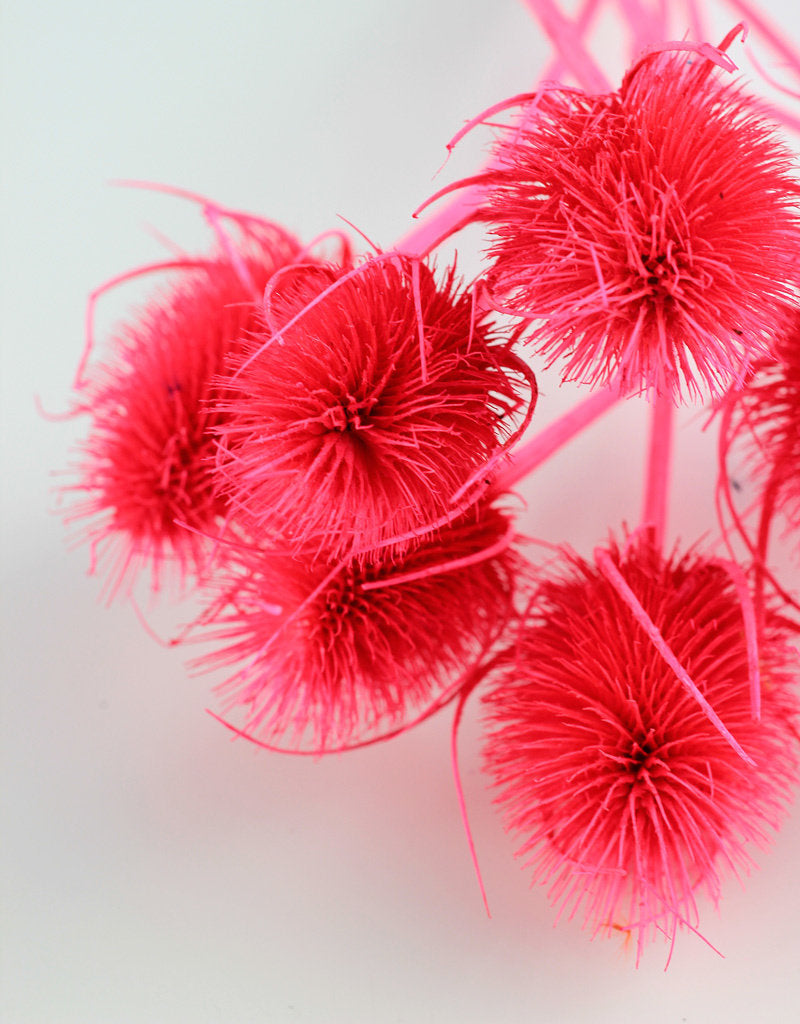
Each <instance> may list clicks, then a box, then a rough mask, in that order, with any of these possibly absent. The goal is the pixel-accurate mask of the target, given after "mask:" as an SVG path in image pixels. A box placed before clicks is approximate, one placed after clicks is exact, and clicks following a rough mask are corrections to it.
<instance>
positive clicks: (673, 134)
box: [482, 51, 800, 398]
mask: <svg viewBox="0 0 800 1024" xmlns="http://www.w3.org/2000/svg"><path fill="white" fill-rule="evenodd" d="M531 110H532V113H531V117H530V119H529V120H528V122H527V124H526V126H525V127H524V128H522V129H521V130H520V131H519V132H517V131H516V130H515V131H514V132H511V133H509V135H508V138H507V140H505V141H504V142H502V143H501V144H500V146H499V147H498V151H497V154H498V163H499V166H498V169H496V170H494V171H492V172H490V173H489V174H488V175H487V176H486V179H485V180H486V182H487V184H488V185H489V189H490V191H489V196H488V199H487V201H486V206H485V209H484V210H483V212H482V215H483V216H485V218H486V219H487V220H488V221H489V222H490V223H491V224H492V230H493V234H494V243H493V245H492V247H491V249H490V257H491V260H492V264H491V267H490V269H489V272H488V274H487V282H488V285H489V288H490V290H491V292H492V294H493V296H494V300H495V302H496V303H497V304H498V306H500V307H502V308H503V309H506V310H510V311H512V312H514V313H516V314H517V315H519V316H522V317H525V318H528V319H529V320H531V321H532V322H533V331H532V336H531V337H532V341H533V343H534V344H535V346H536V348H537V350H538V351H539V352H540V353H542V354H543V355H544V356H546V357H547V358H548V360H549V361H550V362H554V361H556V360H559V359H561V360H563V376H564V378H565V379H571V380H579V381H583V382H586V383H589V384H591V385H602V384H607V383H611V382H615V383H617V384H618V385H619V386H620V388H621V389H622V390H624V391H628V390H630V391H634V392H635V391H641V390H647V391H655V392H657V393H669V394H673V395H674V396H675V397H676V398H677V397H679V396H682V395H683V393H684V392H685V393H686V394H688V395H689V396H693V395H695V394H702V393H703V392H706V393H708V394H710V395H711V396H719V395H720V394H722V393H723V392H724V391H725V390H726V389H727V388H728V386H729V385H730V384H732V383H739V382H740V381H741V380H742V379H743V378H744V376H745V374H746V372H747V370H748V368H749V366H750V365H751V364H752V362H753V361H754V360H756V359H758V358H759V357H761V356H763V355H764V354H765V353H768V352H769V351H770V350H771V346H772V335H773V333H774V330H775V328H776V326H777V324H778V323H779V322H780V319H781V309H782V305H783V303H784V301H785V300H786V299H787V298H788V296H789V295H790V294H791V292H792V285H793V283H796V282H797V280H798V261H797V252H798V237H800V236H799V235H798V215H797V203H798V181H797V177H796V173H795V165H794V160H793V157H792V155H791V153H790V152H789V150H788V149H787V148H786V147H785V146H784V145H783V144H782V143H781V142H780V140H779V138H778V135H777V129H776V127H775V126H774V125H773V124H772V123H771V122H770V121H769V120H767V118H766V117H765V116H764V114H763V113H762V111H761V109H760V107H759V104H758V102H757V101H756V100H754V99H751V98H749V97H748V96H746V95H744V94H743V93H742V91H741V88H740V86H739V85H738V84H737V83H736V82H734V81H732V80H731V79H730V78H728V77H727V75H726V74H724V73H723V72H721V71H720V69H719V68H717V67H715V66H714V65H712V64H711V62H710V61H708V60H706V59H703V58H701V57H699V56H698V54H696V53H693V54H687V53H685V52H674V51H665V52H662V53H658V54H653V55H650V56H649V57H645V58H644V59H643V60H641V61H640V62H639V63H638V64H637V65H636V66H635V67H634V68H633V69H632V70H631V71H630V72H629V73H628V75H627V76H626V77H625V79H624V81H623V83H622V86H621V88H620V89H619V90H618V91H617V92H615V93H612V94H610V95H604V96H589V95H585V94H584V93H581V92H578V91H575V90H568V89H560V90H551V91H548V92H545V93H543V94H541V95H540V96H539V97H538V98H537V100H536V101H535V103H534V105H533V106H532V108H531ZM534 110H535V112H533V111H534Z"/></svg>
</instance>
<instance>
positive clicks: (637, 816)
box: [485, 534, 800, 958]
mask: <svg viewBox="0 0 800 1024" xmlns="http://www.w3.org/2000/svg"><path fill="white" fill-rule="evenodd" d="M608 555H609V557H610V559H611V561H612V563H613V564H614V565H615V566H616V567H617V568H618V569H619V571H620V572H621V573H622V575H623V577H624V578H625V580H626V581H627V584H628V586H629V587H630V588H631V590H632V591H633V592H634V593H635V595H636V597H637V598H638V600H639V601H640V602H641V605H642V606H643V608H644V609H645V610H646V612H647V613H648V615H649V616H650V618H651V619H652V620H653V622H654V623H655V624H656V626H657V627H658V628H659V629H660V631H661V633H662V635H663V637H664V639H665V640H666V642H667V643H668V644H669V646H670V647H671V649H672V651H673V652H674V654H675V655H676V657H677V659H678V660H679V662H680V663H681V664H682V666H683V667H684V668H685V669H686V670H687V671H688V672H689V673H690V674H691V676H692V678H693V680H694V682H695V683H696V685H697V686H698V688H699V689H700V691H701V693H702V694H703V696H704V697H705V699H706V700H707V701H708V703H709V704H710V705H711V706H712V707H713V708H714V710H715V711H716V713H717V714H718V715H719V717H720V719H722V721H723V722H724V723H725V725H726V726H727V728H728V729H730V731H731V732H732V733H733V734H734V736H735V737H736V738H737V739H738V741H739V742H740V743H741V744H742V746H743V747H744V749H745V750H746V751H747V752H748V754H749V755H750V756H751V757H752V758H753V759H754V761H755V763H756V764H755V767H752V766H751V765H748V764H747V762H746V761H745V760H743V758H742V757H740V756H739V755H738V754H737V753H736V752H735V751H734V750H733V749H732V748H731V746H730V744H729V743H728V742H727V741H726V740H725V739H724V738H723V737H722V736H721V735H720V733H719V731H718V730H717V729H716V728H715V727H714V725H713V724H712V723H711V722H710V721H709V719H708V717H707V715H706V714H705V713H704V711H703V710H702V709H701V707H700V706H699V704H698V703H697V702H696V701H695V700H694V699H693V698H692V696H691V695H690V694H689V693H688V692H687V690H686V689H685V687H684V686H683V684H682V683H681V682H680V681H679V680H678V678H677V676H676V675H675V673H674V672H673V671H672V669H671V668H670V667H669V666H668V665H667V664H666V662H665V661H664V659H663V658H662V656H661V655H660V654H659V653H658V652H657V651H656V649H655V647H654V646H653V645H652V644H651V643H650V642H649V641H648V638H647V636H646V635H645V633H644V631H643V629H642V627H641V626H640V625H639V624H638V623H637V622H636V621H635V619H634V617H633V616H632V615H631V613H630V609H629V608H628V606H627V605H626V604H625V603H624V602H623V600H622V599H621V598H620V595H619V593H618V591H617V589H616V588H615V587H614V586H613V585H612V584H611V583H610V582H609V579H608V577H607V576H606V575H605V574H604V573H603V572H602V571H600V569H599V568H598V567H596V566H594V565H592V564H590V563H588V562H586V561H584V560H583V559H581V558H579V557H578V556H577V555H572V554H570V555H567V557H566V565H564V566H563V567H562V568H561V569H560V570H558V571H556V572H553V573H552V574H551V575H550V576H549V577H547V578H544V579H542V580H541V582H540V583H539V585H538V588H537V590H536V593H535V595H534V597H533V599H532V601H531V604H530V607H529V611H528V614H527V619H526V621H525V623H524V626H523V628H522V630H521V631H520V635H519V639H518V643H517V644H516V646H515V648H514V649H513V650H512V651H511V652H510V653H509V655H508V657H507V660H506V663H505V667H504V669H503V671H502V672H501V674H500V677H499V679H498V680H497V682H496V683H495V684H494V687H493V689H492V691H491V692H490V693H489V694H488V696H487V703H488V715H489V720H490V722H491V726H492V731H491V733H490V735H489V737H488V739H487V742H486V748H485V759H486V765H487V767H488V770H489V771H490V772H491V774H492V775H493V776H494V780H495V783H496V785H497V786H498V787H499V789H500V795H499V798H498V799H499V802H501V803H502V805H503V806H504V808H505V813H506V820H507V824H508V827H509V828H510V829H512V830H513V831H514V832H516V833H518V834H519V835H520V836H521V837H522V839H523V845H522V847H521V849H520V855H521V856H523V857H525V858H526V862H527V863H528V864H529V865H530V866H532V867H533V869H534V879H535V880H536V881H539V882H542V883H544V884H547V885H548V886H549V896H550V899H551V900H552V902H553V903H554V904H556V905H559V906H560V907H561V908H562V909H563V910H569V912H570V916H573V915H574V914H576V913H577V912H578V910H579V908H581V907H582V911H583V918H584V925H585V926H586V925H589V926H591V928H592V931H593V933H594V934H597V933H598V932H606V933H608V932H609V930H610V929H615V928H622V929H625V930H630V931H633V932H636V933H637V937H638V943H637V958H638V955H639V954H641V950H642V947H643V944H644V942H645V941H646V939H647V938H648V937H649V936H650V935H651V934H652V933H653V932H656V931H658V932H662V933H664V934H665V935H666V936H667V937H668V938H669V939H671V940H674V938H675V934H676V931H677V929H678V927H679V926H682V925H685V926H688V927H689V928H691V929H693V930H694V929H696V927H697V918H698V914H697V906H696V902H695V894H696V892H697V891H698V890H704V891H705V892H706V893H707V894H708V895H709V896H710V897H711V899H712V901H713V902H714V903H716V901H717V899H718V897H719V893H720V871H721V869H724V868H730V869H732V870H733V871H734V872H737V871H738V870H739V869H740V868H742V867H744V868H747V866H748V865H749V863H750V860H749V856H748V853H747V851H746V844H749V843H755V844H757V845H763V844H764V843H765V841H766V840H767V826H770V827H772V828H778V826H779V823H780V820H781V817H782V815H783V810H784V804H785V803H786V802H787V800H788V796H789V787H790V784H791V783H792V782H793V781H794V779H795V776H796V770H797V761H796V757H795V753H794V752H795V750H796V741H797V739H798V734H797V731H796V725H795V719H796V716H797V713H798V710H800V708H799V706H798V698H797V695H796V693H795V691H794V689H793V687H794V684H795V682H796V679H795V678H794V676H793V669H794V665H795V663H796V655H795V652H794V651H793V650H792V649H791V648H790V647H789V646H788V642H787V641H788V627H787V626H786V624H785V623H784V622H783V621H782V620H781V618H780V617H779V616H778V615H776V614H774V613H769V614H768V615H767V618H766V624H765V625H764V627H763V629H762V630H761V632H760V636H759V654H760V669H761V680H762V687H763V694H762V704H761V715H760V719H759V720H757V716H756V715H754V714H753V708H752V705H751V690H750V681H751V680H750V671H749V667H748V646H747V642H746V639H745V625H744V622H743V610H742V605H741V603H740V600H739V596H738V594H737V588H736V585H735V581H734V580H733V579H732V578H731V576H730V575H729V574H728V572H727V571H726V569H725V568H724V567H723V566H722V565H720V564H718V563H716V562H714V561H710V560H708V559H705V558H703V557H701V556H699V555H698V554H696V553H688V554H685V555H683V556H682V557H678V556H677V555H673V556H672V557H670V558H665V557H663V556H662V555H661V554H660V553H659V552H658V551H657V550H656V548H655V547H654V546H653V544H652V542H651V541H650V540H649V539H647V536H646V535H645V534H641V535H639V536H638V538H637V537H633V538H630V539H629V541H628V544H627V545H626V547H625V548H624V549H623V550H619V549H618V548H617V547H616V545H614V544H612V545H611V547H610V550H609V552H608ZM790 666H792V668H791V669H790Z"/></svg>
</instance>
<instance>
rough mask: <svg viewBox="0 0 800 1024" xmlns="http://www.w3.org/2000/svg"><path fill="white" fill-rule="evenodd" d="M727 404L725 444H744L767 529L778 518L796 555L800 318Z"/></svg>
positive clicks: (799, 543)
mask: <svg viewBox="0 0 800 1024" xmlns="http://www.w3.org/2000/svg"><path fill="white" fill-rule="evenodd" d="M730 400H731V401H733V402H734V403H735V405H734V411H733V422H732V428H731V432H730V436H729V437H728V438H727V439H726V444H727V446H728V447H729V446H730V444H732V443H733V441H735V440H736V439H738V438H742V439H743V440H744V443H745V446H746V448H747V449H748V451H749V459H748V462H749V468H750V471H751V472H752V474H753V476H754V477H755V479H756V481H757V483H758V485H759V486H760V488H761V491H762V514H763V516H764V517H766V525H769V523H770V522H771V521H772V520H773V519H774V518H775V517H780V518H782V519H783V520H784V522H785V524H786V525H787V527H788V529H789V531H790V533H791V539H790V544H791V546H792V548H793V550H794V551H795V552H796V553H799V554H800V431H798V423H800V312H797V311H794V312H793V314H792V315H791V316H790V317H789V318H788V320H787V323H786V324H785V326H784V327H783V328H782V329H781V330H780V331H779V332H778V334H777V335H776V343H775V359H774V360H765V361H764V362H762V363H761V364H760V365H759V366H758V367H757V369H756V372H755V373H754V374H753V376H752V377H751V379H750V380H749V381H748V383H747V385H746V386H745V387H744V389H743V390H742V391H741V393H740V394H738V395H732V396H731V399H730ZM761 554H762V556H765V555H766V552H761Z"/></svg>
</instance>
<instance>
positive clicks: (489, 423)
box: [219, 257, 535, 558]
mask: <svg viewBox="0 0 800 1024" xmlns="http://www.w3.org/2000/svg"><path fill="white" fill-rule="evenodd" d="M232 371H233V372H232V374H231V378H230V382H229V386H230V389H231V394H232V395H233V397H232V399H231V401H230V402H228V403H226V408H227V410H228V412H229V413H230V415H229V417H228V418H227V419H226V420H225V422H224V423H223V424H221V426H220V428H219V434H220V438H221V440H222V443H223V445H224V448H225V458H223V459H222V460H221V463H220V470H221V473H222V475H223V477H224V478H225V480H226V490H227V493H228V494H229V496H230V498H231V501H232V503H233V504H234V506H235V507H236V509H237V512H238V513H239V514H240V516H241V517H242V518H243V520H246V521H248V522H249V523H250V525H251V528H252V529H254V530H257V531H258V532H267V533H268V534H271V535H273V536H279V537H280V538H281V539H282V542H283V543H284V544H288V545H289V546H290V547H291V548H292V549H293V550H296V551H299V550H304V551H311V552H313V553H322V554H323V555H325V556H327V557H331V558H338V557H349V556H350V555H351V554H353V553H355V552H356V551H361V552H369V551H370V550H374V549H376V548H377V547H379V546H381V545H383V544H385V543H386V542H387V541H388V540H390V539H391V538H396V537H406V536H407V535H413V534H415V533H421V532H424V531H425V530H427V529H429V528H430V526H431V524H432V523H434V522H437V521H440V520H442V519H444V520H447V519H448V518H452V517H453V516H454V515H455V513H456V511H457V506H458V501H459V499H460V497H461V494H460V492H462V491H469V489H470V487H471V485H472V483H474V481H475V478H476V477H479V476H480V474H481V473H482V471H483V469H484V467H485V466H486V464H487V462H488V461H489V460H490V459H491V458H492V457H495V456H496V455H497V453H498V451H499V450H500V449H501V448H502V446H503V444H504V443H507V442H508V441H509V439H512V438H513V437H515V436H516V434H514V424H513V420H514V414H515V413H516V412H517V411H518V410H519V409H520V407H521V406H522V405H523V401H522V398H521V394H522V392H523V390H524V388H523V382H524V381H525V380H527V381H528V386H529V389H530V391H531V392H533V393H534V397H535V382H534V381H533V376H532V374H531V372H530V371H529V370H527V368H526V367H525V366H524V364H522V363H521V361H520V360H519V359H518V357H517V356H515V355H514V354H513V351H512V348H511V344H510V342H509V341H508V340H506V339H505V338H500V337H498V335H497V334H496V333H493V332H492V330H491V328H490V327H489V325H488V324H487V321H486V317H485V316H477V317H476V316H475V313H474V309H473V302H472V297H471V295H470V294H469V293H468V292H465V291H462V290H459V289H458V287H457V283H456V280H455V272H454V270H453V269H452V268H451V269H450V270H449V271H448V272H447V274H446V275H445V276H444V280H443V282H442V283H441V284H437V283H436V281H435V280H434V276H433V273H432V272H431V271H430V269H429V268H428V267H427V266H426V265H425V264H423V263H420V262H419V261H415V260H411V259H407V258H402V257H392V258H390V259H387V258H375V259H373V260H371V261H368V262H367V263H365V264H363V265H362V266H360V267H358V268H357V269H356V270H355V271H353V272H351V273H349V274H347V275H345V276H342V275H341V274H340V273H337V272H336V271H334V270H326V271H320V270H319V269H318V268H303V267H297V268H292V269H291V270H290V271H287V272H286V273H283V274H280V275H278V276H277V277H276V278H275V280H274V282H273V285H272V286H271V288H270V289H269V291H268V297H267V315H266V317H265V324H264V330H263V332H262V333H255V334H254V335H253V337H252V338H251V339H250V340H249V342H248V344H247V345H246V346H244V349H243V352H242V355H241V358H240V360H239V364H238V365H237V364H236V363H235V362H234V363H232ZM532 404H533V402H532V401H531V402H530V406H531V408H532ZM529 414H530V409H529V412H528V415H529ZM525 422H527V420H525ZM518 432H519V431H517V433H518Z"/></svg>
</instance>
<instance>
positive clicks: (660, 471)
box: [642, 394, 675, 548]
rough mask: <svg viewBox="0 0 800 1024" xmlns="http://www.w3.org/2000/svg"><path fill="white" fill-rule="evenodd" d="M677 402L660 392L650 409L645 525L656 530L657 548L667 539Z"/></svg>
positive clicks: (643, 522) (643, 504) (654, 536)
mask: <svg viewBox="0 0 800 1024" xmlns="http://www.w3.org/2000/svg"><path fill="white" fill-rule="evenodd" d="M674 412H675V406H674V404H673V401H672V398H671V397H670V396H669V395H666V394H664V395H658V397H657V398H656V399H655V400H654V401H653V403H652V406H651V409H650V447H649V449H648V453H647V482H646V484H645V491H644V500H643V502H642V525H643V526H648V527H650V528H651V529H652V530H653V539H654V543H655V545H656V547H657V548H660V547H661V545H662V544H663V543H664V533H665V531H666V525H667V505H668V501H669V478H670V469H671V465H672V421H673V418H674Z"/></svg>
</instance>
